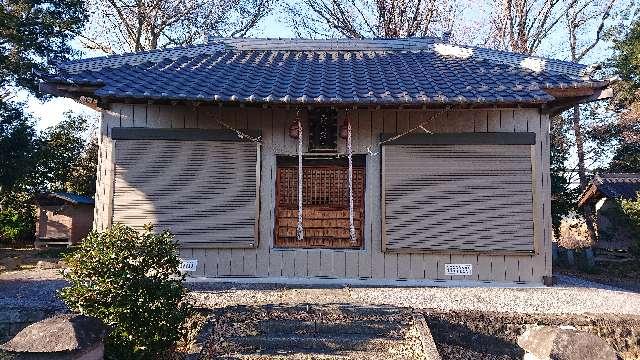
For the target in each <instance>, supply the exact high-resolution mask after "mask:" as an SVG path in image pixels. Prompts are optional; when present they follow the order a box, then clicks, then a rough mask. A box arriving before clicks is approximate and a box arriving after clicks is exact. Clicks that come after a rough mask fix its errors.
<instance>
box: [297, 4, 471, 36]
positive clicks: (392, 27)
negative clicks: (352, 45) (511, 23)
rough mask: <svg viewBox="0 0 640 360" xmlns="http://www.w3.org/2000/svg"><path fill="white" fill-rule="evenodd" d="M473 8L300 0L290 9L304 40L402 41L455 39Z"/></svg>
mask: <svg viewBox="0 0 640 360" xmlns="http://www.w3.org/2000/svg"><path fill="white" fill-rule="evenodd" d="M470 6H471V2H465V1H458V2H455V1H449V0H300V1H299V2H297V3H295V4H289V5H287V9H288V13H289V21H290V22H291V25H292V27H293V29H294V31H295V32H296V34H297V35H298V36H302V37H305V36H307V37H327V36H336V35H337V36H341V37H347V38H366V37H383V38H398V37H424V36H436V35H439V34H441V33H443V32H453V37H454V38H455V37H456V36H458V34H457V33H456V31H455V30H456V29H458V27H457V26H458V25H459V26H460V27H462V26H465V25H463V24H461V23H458V22H457V20H458V19H460V18H461V16H460V14H461V13H462V12H464V11H465V10H467V9H468V8H469V7H470ZM469 23H471V25H473V23H474V21H469ZM466 26H469V25H468V24H467V25H466ZM467 35H468V34H467Z"/></svg>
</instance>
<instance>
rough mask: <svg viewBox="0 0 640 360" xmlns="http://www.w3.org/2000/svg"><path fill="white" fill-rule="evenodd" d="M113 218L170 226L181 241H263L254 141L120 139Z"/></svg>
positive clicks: (245, 244)
mask: <svg viewBox="0 0 640 360" xmlns="http://www.w3.org/2000/svg"><path fill="white" fill-rule="evenodd" d="M115 152H116V153H115V158H116V164H115V189H114V190H115V191H114V199H113V203H114V205H113V222H114V223H116V222H120V223H123V224H127V225H131V226H134V227H136V228H141V227H142V226H143V225H144V224H147V223H152V224H155V225H156V229H158V230H163V229H168V230H170V231H171V232H172V233H174V234H175V236H176V239H177V240H178V241H179V242H180V243H181V244H183V245H193V246H196V247H197V246H202V247H227V248H249V247H255V246H256V245H257V241H256V232H257V229H256V227H257V220H256V219H257V177H258V166H257V161H258V147H257V145H256V144H255V143H252V142H237V141H236V142H234V141H176V140H116V145H115Z"/></svg>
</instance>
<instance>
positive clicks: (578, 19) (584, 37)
mask: <svg viewBox="0 0 640 360" xmlns="http://www.w3.org/2000/svg"><path fill="white" fill-rule="evenodd" d="M616 2H619V1H618V0H569V1H568V4H567V12H566V14H565V22H564V26H565V29H566V32H567V33H568V36H569V55H570V58H571V61H573V62H581V61H582V60H583V59H585V57H587V56H588V55H590V53H591V52H592V51H593V49H594V48H595V47H596V46H597V45H598V44H599V43H600V42H601V40H602V35H603V33H604V31H605V27H606V26H607V24H608V20H610V19H611V17H612V10H613V7H614V5H615V4H616ZM571 124H572V128H573V137H574V139H575V146H576V153H577V155H578V162H577V170H578V178H579V179H580V190H581V191H584V190H586V189H587V186H588V185H589V178H588V177H587V167H586V164H585V161H586V156H585V155H586V154H585V136H584V125H583V123H582V116H581V109H580V106H579V105H576V106H574V107H573V113H572V115H571ZM583 215H584V218H585V222H586V224H587V228H588V229H589V234H590V236H591V239H592V240H593V241H596V240H597V235H596V234H597V233H596V229H595V216H594V215H595V214H594V209H593V208H591V207H587V206H585V207H584V208H583Z"/></svg>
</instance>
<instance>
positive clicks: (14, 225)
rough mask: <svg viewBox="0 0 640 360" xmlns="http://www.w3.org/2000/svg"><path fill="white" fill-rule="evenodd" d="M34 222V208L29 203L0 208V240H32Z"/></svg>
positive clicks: (12, 241)
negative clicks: (19, 206)
mask: <svg viewBox="0 0 640 360" xmlns="http://www.w3.org/2000/svg"><path fill="white" fill-rule="evenodd" d="M35 222H36V217H35V209H34V208H33V206H31V205H26V206H23V207H22V208H16V207H6V208H3V209H0V242H8V243H16V242H21V241H28V240H33V237H34V233H35Z"/></svg>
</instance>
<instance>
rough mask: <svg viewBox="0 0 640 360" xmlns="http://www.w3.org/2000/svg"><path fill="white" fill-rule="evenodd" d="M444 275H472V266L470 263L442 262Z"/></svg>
mask: <svg viewBox="0 0 640 360" xmlns="http://www.w3.org/2000/svg"><path fill="white" fill-rule="evenodd" d="M444 274H445V275H467V276H468V275H472V274H473V266H472V265H471V264H444Z"/></svg>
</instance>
